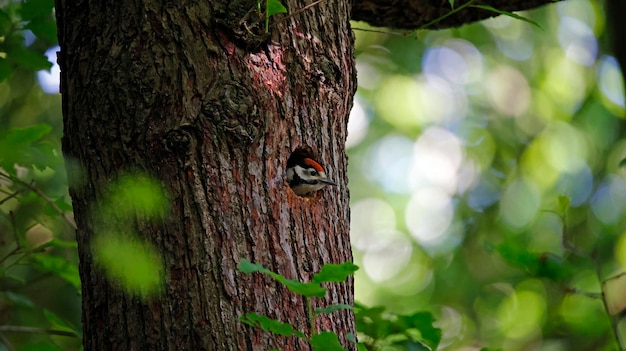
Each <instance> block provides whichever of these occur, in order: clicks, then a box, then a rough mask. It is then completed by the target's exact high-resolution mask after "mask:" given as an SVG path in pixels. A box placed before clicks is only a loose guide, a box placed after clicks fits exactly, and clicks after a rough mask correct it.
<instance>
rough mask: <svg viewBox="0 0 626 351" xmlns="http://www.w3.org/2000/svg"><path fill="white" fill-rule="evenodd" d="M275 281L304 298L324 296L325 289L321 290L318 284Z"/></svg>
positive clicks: (286, 280) (284, 280) (287, 280)
mask: <svg viewBox="0 0 626 351" xmlns="http://www.w3.org/2000/svg"><path fill="white" fill-rule="evenodd" d="M280 277H281V278H282V279H276V280H278V281H279V282H281V283H283V284H284V285H285V286H286V287H287V289H289V290H290V291H291V292H293V293H296V294H299V295H302V296H306V297H324V295H326V289H324V288H322V287H321V286H320V285H319V284H316V283H302V282H299V281H297V280H290V279H284V278H283V277H282V276H280Z"/></svg>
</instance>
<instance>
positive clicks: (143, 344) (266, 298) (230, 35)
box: [56, 0, 548, 350]
mask: <svg viewBox="0 0 626 351" xmlns="http://www.w3.org/2000/svg"><path fill="white" fill-rule="evenodd" d="M545 2H548V0H546V1H545ZM283 3H284V4H285V6H286V7H287V9H288V11H289V14H288V15H279V16H275V17H274V18H272V19H271V26H270V33H269V34H267V35H266V34H265V31H264V21H263V20H261V19H259V18H258V16H257V15H256V13H255V9H256V1H254V0H240V1H232V0H220V1H217V0H211V1H161V0H134V1H130V0H120V1H113V2H111V1H99V0H57V3H56V14H57V20H58V29H59V31H58V33H59V42H60V45H61V52H60V54H59V63H60V65H61V68H62V75H61V91H62V94H63V115H64V138H63V150H64V153H65V155H66V157H67V158H68V160H72V161H70V162H72V163H73V162H75V163H77V164H78V165H79V166H80V168H81V176H80V177H79V176H78V175H77V174H75V173H73V172H69V174H68V176H69V180H70V193H71V195H72V199H73V204H74V212H75V218H76V222H77V225H78V228H79V229H78V231H77V241H78V244H79V257H80V275H81V280H82V283H83V329H84V346H85V350H266V349H270V348H280V349H282V350H304V349H308V346H307V345H305V344H304V343H302V341H300V340H298V339H296V338H284V337H273V336H271V335H269V334H267V333H263V332H260V331H259V330H253V329H251V328H249V327H246V326H244V325H242V324H241V323H240V322H239V321H238V317H239V316H241V315H242V314H243V313H245V312H249V311H254V312H258V313H260V314H266V315H268V316H270V317H273V318H277V319H280V320H282V321H286V322H290V323H292V324H293V325H294V326H295V327H297V328H298V329H300V330H307V328H306V325H307V323H308V322H307V317H306V316H307V311H306V306H305V305H304V303H303V301H302V300H301V299H299V298H296V297H294V295H293V294H291V293H289V292H288V291H287V290H285V289H284V288H282V287H280V286H278V285H276V284H275V283H273V282H271V281H269V280H268V279H265V278H264V277H261V276H258V275H255V276H246V275H243V274H240V273H239V272H238V271H237V270H236V266H237V264H238V262H240V260H241V259H243V258H246V259H248V260H250V261H255V262H259V263H262V264H264V265H265V266H266V267H268V268H270V269H272V270H274V271H277V272H279V273H281V274H283V275H284V276H286V277H288V278H294V279H302V280H309V279H310V277H311V276H312V274H313V273H315V272H317V271H318V270H319V269H320V267H321V266H322V265H323V264H324V263H339V262H344V261H349V260H351V250H350V244H349V237H348V229H349V228H348V223H349V212H348V211H349V210H348V200H349V199H348V188H347V177H346V155H345V149H344V141H345V138H346V124H347V117H348V114H349V111H350V108H351V105H352V97H353V94H354V92H355V89H356V77H355V69H354V59H353V54H352V52H353V34H352V32H351V30H350V24H349V15H350V4H349V2H348V1H339V0H333V1H320V2H318V3H316V4H314V5H313V6H309V7H306V8H305V6H307V5H309V4H311V2H310V1H303V0H287V1H283ZM365 3H366V2H364V1H363V2H359V1H356V4H355V6H356V7H355V9H358V8H359V4H365ZM389 3H390V4H391V5H393V4H395V2H394V1H391V0H390V1H389ZM418 3H423V1H414V4H418ZM432 3H433V4H435V6H437V7H438V8H444V7H449V3H448V1H447V0H445V1H444V0H441V1H433V2H432ZM511 3H519V1H517V2H516V1H511ZM522 3H523V2H522ZM534 3H538V2H537V1H535V2H533V4H534ZM415 6H417V5H415ZM355 13H358V14H363V13H365V12H363V11H361V12H357V11H356V10H355ZM363 16H365V15H363ZM428 16H432V14H426V15H424V16H423V19H425V20H427V19H428V18H429V17H428ZM356 19H366V20H367V18H365V17H362V18H359V17H357V18H356ZM431 19H432V18H431ZM372 23H374V24H379V23H385V22H375V21H372ZM296 148H305V149H307V150H309V151H310V152H311V153H312V154H313V155H314V156H315V157H316V158H318V159H319V160H320V161H321V163H323V164H324V165H325V166H326V168H327V173H329V174H330V175H331V177H332V178H333V179H334V180H336V181H337V182H338V183H339V186H338V187H336V188H328V189H324V190H323V191H321V193H320V194H318V195H316V196H314V197H313V198H310V199H305V198H301V197H298V196H296V195H295V194H294V193H293V192H291V190H290V189H289V187H288V185H287V183H286V181H285V166H286V162H287V159H288V157H289V155H290V153H291V152H292V151H293V150H295V149H296ZM136 171H141V172H144V173H148V174H149V175H151V176H153V177H155V178H156V179H158V180H159V181H160V182H161V183H162V184H163V185H164V187H165V189H166V190H167V192H168V194H169V198H170V200H171V208H170V210H169V213H168V215H167V218H166V219H165V220H164V221H163V222H162V223H158V224H155V223H147V222H145V221H142V220H141V219H137V220H136V221H135V228H134V230H135V231H137V232H138V233H139V234H140V235H141V237H142V238H143V239H145V240H147V241H149V242H150V243H152V244H153V245H154V246H155V247H156V248H157V249H158V251H159V252H160V253H161V255H162V257H163V260H164V267H163V268H164V270H165V272H166V280H167V281H166V285H165V286H166V287H165V290H164V292H163V294H162V295H160V296H159V297H158V298H152V299H148V300H141V299H138V298H135V297H132V296H130V295H127V294H125V293H124V291H123V290H122V289H120V288H119V287H118V286H117V285H116V284H115V282H110V281H108V280H107V279H106V278H105V276H104V274H103V272H102V271H101V270H100V268H98V267H97V266H96V265H95V264H94V261H93V255H92V251H91V240H92V238H93V235H94V231H95V230H96V228H94V226H95V225H96V224H95V223H96V221H95V220H94V219H93V218H90V216H89V213H90V212H89V208H90V206H93V204H97V203H98V202H99V201H101V200H102V198H103V197H104V194H105V192H106V189H107V186H108V185H109V184H110V183H111V181H112V180H114V179H115V178H116V177H117V176H118V175H120V174H123V173H125V172H136ZM111 220H113V219H111ZM328 288H329V298H328V299H327V301H324V302H321V303H320V304H327V303H347V304H352V303H353V291H352V290H353V285H352V281H349V282H348V283H346V284H331V285H329V286H328ZM318 328H319V329H323V330H332V331H334V332H336V333H338V334H340V335H345V334H346V333H349V332H351V333H354V332H355V326H354V318H353V316H352V313H351V312H348V311H343V312H338V313H334V314H332V315H330V316H326V317H324V318H322V319H320V320H319V321H318ZM343 342H344V345H345V346H346V347H348V348H350V349H354V345H351V344H349V343H348V342H346V340H345V339H344V340H343Z"/></svg>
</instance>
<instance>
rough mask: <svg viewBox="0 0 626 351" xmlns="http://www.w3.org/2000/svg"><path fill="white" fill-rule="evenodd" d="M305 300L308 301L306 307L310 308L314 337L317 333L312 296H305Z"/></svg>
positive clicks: (310, 322)
mask: <svg viewBox="0 0 626 351" xmlns="http://www.w3.org/2000/svg"><path fill="white" fill-rule="evenodd" d="M304 300H305V301H306V307H307V309H308V310H309V324H310V328H311V337H313V335H315V334H317V333H316V331H315V310H313V306H312V304H311V299H310V298H308V297H306V296H305V297H304Z"/></svg>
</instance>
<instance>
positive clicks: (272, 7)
mask: <svg viewBox="0 0 626 351" xmlns="http://www.w3.org/2000/svg"><path fill="white" fill-rule="evenodd" d="M265 10H266V11H267V16H273V15H275V14H277V13H286V12H287V9H286V8H285V6H283V4H281V3H280V1H278V0H267V2H266V3H265Z"/></svg>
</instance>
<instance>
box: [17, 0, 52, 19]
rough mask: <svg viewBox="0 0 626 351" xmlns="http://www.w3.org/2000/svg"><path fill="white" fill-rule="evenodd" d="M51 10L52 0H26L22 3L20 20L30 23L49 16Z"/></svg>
mask: <svg viewBox="0 0 626 351" xmlns="http://www.w3.org/2000/svg"><path fill="white" fill-rule="evenodd" d="M53 8H54V0H28V1H25V2H23V3H22V8H21V9H20V11H19V14H20V16H21V17H22V20H24V21H30V20H32V19H33V18H37V17H43V16H47V15H49V14H51V13H52V9H53Z"/></svg>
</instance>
